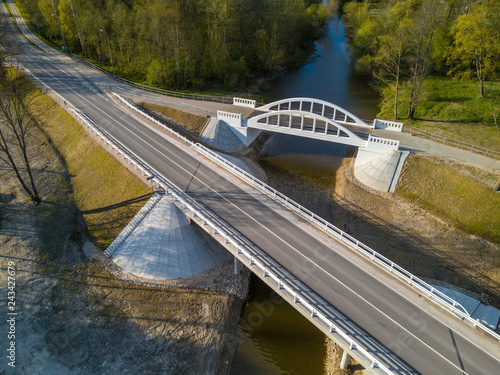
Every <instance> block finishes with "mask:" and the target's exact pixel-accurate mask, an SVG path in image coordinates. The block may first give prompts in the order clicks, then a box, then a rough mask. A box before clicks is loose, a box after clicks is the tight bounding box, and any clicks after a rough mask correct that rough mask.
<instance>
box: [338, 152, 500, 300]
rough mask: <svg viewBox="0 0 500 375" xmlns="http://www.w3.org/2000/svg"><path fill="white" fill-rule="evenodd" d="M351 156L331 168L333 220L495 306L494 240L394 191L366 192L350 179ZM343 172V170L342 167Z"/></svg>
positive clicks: (421, 272) (499, 288)
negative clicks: (461, 227)
mask: <svg viewBox="0 0 500 375" xmlns="http://www.w3.org/2000/svg"><path fill="white" fill-rule="evenodd" d="M351 162H352V158H346V159H345V160H344V162H343V164H342V167H341V168H340V169H339V171H338V172H337V180H336V186H335V193H334V194H333V199H334V201H335V202H336V203H337V206H336V211H337V212H336V217H337V218H338V220H337V222H336V225H337V226H338V227H339V228H341V229H343V230H345V231H346V232H348V233H353V234H355V236H356V238H357V239H358V240H360V241H362V242H364V243H365V244H368V245H369V246H370V247H372V248H373V249H374V250H376V251H378V252H380V253H381V254H383V255H385V256H386V257H388V258H389V259H391V260H392V261H394V262H396V263H397V264H399V265H400V266H402V267H404V268H405V269H407V270H409V271H411V272H412V273H414V274H416V275H417V276H420V277H423V278H426V279H428V281H432V282H435V281H437V282H441V283H446V284H448V286H453V287H458V288H463V289H464V291H469V292H472V293H475V294H476V295H475V296H476V297H477V298H480V299H482V300H483V302H487V303H491V304H493V305H495V306H497V307H500V298H499V297H500V285H499V284H498V283H497V282H495V281H494V280H493V279H492V277H491V273H492V272H499V270H498V269H497V268H495V269H492V267H496V266H495V264H496V262H492V256H494V257H498V254H500V246H499V245H498V244H494V243H491V242H489V241H487V240H485V239H483V238H480V237H476V236H473V235H470V234H468V233H466V232H464V231H461V230H459V229H457V228H455V227H454V226H453V225H451V224H450V223H448V222H446V221H444V220H441V219H440V218H438V217H436V216H434V215H432V214H430V213H429V212H428V211H427V210H425V209H424V208H422V207H420V206H419V205H418V204H416V203H413V202H411V201H410V200H408V199H407V198H404V197H402V196H399V195H386V194H372V193H369V192H367V191H366V190H365V189H363V188H362V187H360V186H358V185H359V183H358V184H356V183H354V182H353V179H352V178H350V177H351V176H352V169H351ZM346 172H347V173H346Z"/></svg>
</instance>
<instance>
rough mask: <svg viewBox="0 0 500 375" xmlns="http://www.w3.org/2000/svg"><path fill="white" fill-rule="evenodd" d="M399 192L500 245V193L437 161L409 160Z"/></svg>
mask: <svg viewBox="0 0 500 375" xmlns="http://www.w3.org/2000/svg"><path fill="white" fill-rule="evenodd" d="M397 193H398V194H401V195H403V196H405V197H407V198H409V199H411V200H414V201H417V202H419V203H420V204H421V205H422V206H424V207H425V208H427V209H428V210H430V211H431V212H433V213H435V214H437V215H439V216H441V217H444V218H446V219H448V220H450V221H451V222H452V223H453V224H454V225H455V226H456V227H458V228H460V229H462V230H465V231H467V232H469V233H471V234H474V235H477V236H480V237H483V238H486V239H488V240H490V241H493V242H497V243H498V242H500V219H499V218H500V193H496V192H493V191H492V189H488V188H487V187H485V186H483V185H482V184H480V183H478V182H476V181H474V180H472V179H471V178H469V177H467V176H464V175H462V174H461V173H460V172H459V171H457V170H455V169H453V168H450V167H449V166H447V165H444V164H443V163H441V162H439V161H438V160H436V159H434V158H427V157H422V156H411V157H409V158H408V160H407V165H406V167H405V170H404V173H403V175H402V177H401V180H400V182H399V185H398V190H397Z"/></svg>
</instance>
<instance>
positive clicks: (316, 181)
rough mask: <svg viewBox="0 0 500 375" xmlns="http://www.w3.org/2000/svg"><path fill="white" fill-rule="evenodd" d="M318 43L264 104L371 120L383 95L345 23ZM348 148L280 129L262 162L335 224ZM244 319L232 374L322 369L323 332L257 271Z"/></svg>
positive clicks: (298, 373)
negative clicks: (358, 58)
mask: <svg viewBox="0 0 500 375" xmlns="http://www.w3.org/2000/svg"><path fill="white" fill-rule="evenodd" d="M316 48H317V53H318V57H317V58H316V59H315V60H314V61H313V62H311V63H309V64H307V65H305V66H303V67H301V68H299V69H297V70H295V71H291V72H289V73H287V74H285V75H284V76H283V77H282V78H281V79H279V80H276V81H275V82H274V84H273V86H272V88H271V90H270V91H269V92H267V93H265V95H266V99H267V100H266V101H267V102H271V101H274V100H278V99H284V98H289V97H312V98H317V99H322V100H326V101H329V102H331V103H334V104H336V105H339V106H340V107H343V108H345V109H347V110H348V111H350V112H352V113H353V114H354V115H357V116H358V117H360V118H362V119H368V120H373V118H374V117H375V115H376V114H377V112H378V107H377V106H378V103H379V99H380V98H379V96H378V94H377V92H376V91H374V90H373V89H372V88H370V87H369V86H368V85H367V84H366V78H364V77H360V76H358V75H356V73H355V72H354V70H353V67H352V61H351V56H350V53H349V50H348V46H347V44H346V39H345V36H344V29H343V25H342V23H341V22H340V21H338V20H335V21H333V22H332V24H331V25H330V30H329V36H328V38H327V39H326V40H324V41H322V42H319V43H318V44H317V47H316ZM345 153H346V146H345V145H340V144H335V143H331V142H325V141H318V140H312V139H307V138H299V137H293V136H289V135H285V134H274V135H273V136H272V137H271V138H270V139H269V140H268V141H267V142H266V143H265V145H264V146H263V148H262V152H261V154H262V158H261V159H260V160H259V164H260V166H261V167H262V168H263V169H264V170H265V172H266V174H267V177H268V181H269V184H270V185H272V186H274V187H275V188H276V189H278V190H280V191H282V192H283V193H285V194H286V195H288V196H289V197H291V198H292V199H294V200H296V201H298V202H299V203H300V204H302V205H303V206H305V207H307V208H309V209H310V210H312V211H314V212H316V213H317V214H319V215H321V216H323V217H324V218H325V219H327V220H329V221H331V222H334V218H331V217H328V212H331V209H330V208H331V205H332V202H331V200H329V197H328V195H329V191H331V190H332V189H333V188H334V186H335V174H336V171H337V169H338V168H339V166H340V164H341V163H342V160H343V158H344V157H345ZM241 317H242V324H240V331H239V335H240V340H239V343H238V349H237V351H236V354H235V357H234V360H233V364H232V367H231V372H230V374H231V375H250V374H252V375H253V374H259V375H261V374H262V375H267V374H280V375H285V374H287V375H288V374H290V375H292V374H293V375H302V374H307V375H315V374H318V375H319V374H324V355H325V345H324V340H325V336H324V334H322V333H321V332H320V331H319V330H318V329H317V328H316V327H314V326H313V325H312V324H311V323H309V321H308V320H307V319H305V318H304V317H303V316H302V315H300V313H298V312H297V311H296V310H295V309H294V308H293V307H292V306H290V305H289V304H288V303H286V302H284V301H283V300H281V298H279V297H277V296H276V294H275V293H274V292H273V291H272V290H271V289H270V288H269V287H267V285H265V284H264V283H263V282H262V281H260V279H258V277H256V276H253V278H252V283H251V286H250V298H249V300H248V303H247V304H246V306H245V308H244V309H243V312H242V316H241Z"/></svg>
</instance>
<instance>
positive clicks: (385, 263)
mask: <svg viewBox="0 0 500 375" xmlns="http://www.w3.org/2000/svg"><path fill="white" fill-rule="evenodd" d="M195 146H196V149H197V150H198V151H200V152H201V153H203V154H204V155H207V156H209V157H210V158H211V159H212V160H214V161H216V162H217V163H218V164H219V165H221V166H223V167H225V168H226V169H228V170H229V171H231V172H233V173H235V174H236V175H238V176H239V177H241V178H243V179H244V180H245V181H247V182H248V183H250V184H251V185H253V186H254V187H256V188H258V189H259V190H261V191H262V192H264V193H265V194H267V195H268V196H270V197H272V198H273V199H275V200H276V201H277V202H279V203H281V204H283V205H284V206H285V207H287V208H289V209H291V210H292V211H295V212H297V213H298V214H300V215H301V216H303V217H305V218H306V219H308V220H309V221H310V222H312V223H314V224H315V225H316V226H318V227H319V228H321V229H323V230H325V231H326V232H327V233H329V234H332V235H333V236H334V237H336V238H337V239H339V240H340V241H341V242H343V243H344V244H347V245H348V246H350V247H351V248H353V249H355V250H356V251H358V252H359V253H361V254H362V255H364V256H365V257H368V258H369V259H371V260H372V261H373V262H375V263H376V264H378V265H380V266H382V267H383V268H385V269H386V270H388V271H389V272H391V273H393V274H395V275H397V276H398V277H399V278H401V279H402V280H404V281H405V282H407V283H408V284H409V285H411V286H412V287H414V288H415V289H417V290H418V291H419V292H422V293H424V294H425V295H426V296H427V297H429V298H431V299H432V300H434V301H437V302H438V303H439V304H441V305H442V306H444V307H446V308H449V309H450V310H451V311H453V312H454V313H455V314H456V315H458V317H460V318H461V319H463V320H466V321H468V322H470V323H472V324H473V325H474V326H475V327H477V328H478V329H480V330H482V331H483V332H485V333H487V334H488V335H490V336H491V337H492V338H494V339H495V340H497V341H499V342H500V335H498V334H497V333H496V332H494V331H493V330H491V329H490V328H488V327H486V326H485V325H484V324H482V323H481V322H479V321H476V320H474V319H472V318H471V317H470V314H469V313H468V312H467V310H466V309H465V308H464V307H463V306H462V305H461V304H459V303H458V302H456V301H455V300H454V299H452V298H450V297H448V296H447V295H446V294H444V293H442V292H441V291H439V290H438V289H436V288H434V287H433V286H432V285H430V284H428V283H426V282H425V281H423V280H422V279H420V278H418V277H417V276H415V275H413V274H412V273H411V272H409V271H407V270H405V269H404V268H403V267H401V266H399V265H398V264H396V263H394V262H393V261H391V260H390V259H388V258H386V257H385V256H383V255H382V254H379V253H378V252H376V251H375V250H373V249H372V248H370V247H369V246H367V245H365V244H364V243H362V242H360V241H358V240H357V239H356V238H354V237H352V236H351V235H349V234H347V233H345V232H344V231H342V230H341V229H339V228H337V227H336V226H335V225H333V224H330V223H329V222H328V221H326V220H325V219H323V218H321V217H320V216H318V215H316V214H315V213H313V212H311V211H310V210H308V209H307V208H305V207H302V206H301V205H300V204H299V203H297V202H295V201H293V200H292V199H290V198H288V197H287V196H286V195H284V194H282V193H280V192H279V191H277V190H276V189H274V188H273V187H271V186H269V185H267V184H266V183H265V182H262V181H261V180H259V179H257V178H255V177H254V176H253V175H251V174H249V173H247V172H246V171H244V170H243V169H241V168H239V167H238V166H236V165H234V164H233V163H231V162H229V161H228V160H226V159H225V158H223V157H222V156H220V155H219V154H217V153H215V152H213V151H212V150H210V149H208V148H206V147H205V146H203V145H201V144H198V143H197V144H196V145H195Z"/></svg>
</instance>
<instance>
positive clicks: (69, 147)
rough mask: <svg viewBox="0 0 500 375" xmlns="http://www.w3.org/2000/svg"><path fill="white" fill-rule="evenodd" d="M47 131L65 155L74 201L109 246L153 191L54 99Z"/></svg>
mask: <svg viewBox="0 0 500 375" xmlns="http://www.w3.org/2000/svg"><path fill="white" fill-rule="evenodd" d="M43 101H45V102H46V105H47V106H49V105H52V106H53V110H51V111H50V113H49V114H48V115H47V116H46V117H45V119H44V120H45V124H46V125H45V126H44V131H45V132H46V133H47V135H48V136H49V137H50V138H51V140H52V142H53V143H54V146H55V147H56V148H57V149H58V150H59V152H60V153H61V154H62V157H63V158H64V160H65V161H66V164H67V167H68V170H69V173H70V175H71V184H72V186H73V190H74V200H75V202H76V205H77V207H78V208H79V210H80V211H81V212H82V213H83V216H84V219H85V222H86V224H87V227H88V229H89V232H90V236H91V238H92V240H93V241H94V243H95V244H96V245H97V246H98V247H99V248H102V249H103V248H105V247H107V246H108V245H109V244H110V243H111V242H112V241H113V239H114V238H115V237H116V236H117V235H118V234H119V232H120V231H121V230H122V229H123V228H124V226H125V225H126V224H127V223H128V222H129V221H130V220H131V218H132V217H133V216H134V215H135V214H136V213H137V211H138V210H139V209H140V208H141V207H142V205H144V203H145V200H146V199H147V198H148V197H149V196H150V194H151V192H152V189H151V188H148V187H147V186H146V185H145V184H143V183H142V182H141V181H140V180H139V179H138V178H137V177H136V176H134V175H133V174H132V173H131V172H130V171H129V170H127V169H126V168H125V167H124V166H123V165H122V164H120V163H119V162H118V161H117V160H116V159H114V158H113V157H112V156H111V155H110V154H109V153H108V152H107V151H105V150H104V149H103V148H102V147H101V145H100V144H98V143H97V142H96V141H94V140H93V139H91V138H90V137H89V136H88V135H87V133H86V132H85V131H84V130H83V128H82V127H81V125H80V124H79V123H77V122H76V120H75V119H73V117H71V116H70V115H69V114H68V113H66V112H65V111H64V110H63V109H62V108H61V107H59V106H58V105H53V101H52V99H50V98H49V97H44V98H43Z"/></svg>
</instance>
